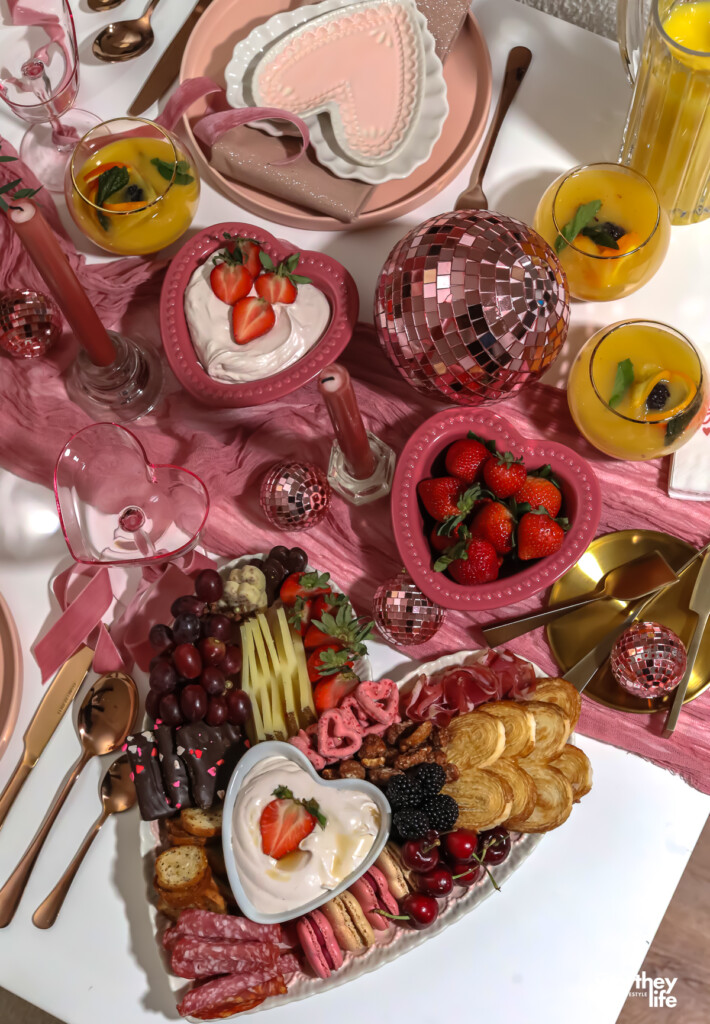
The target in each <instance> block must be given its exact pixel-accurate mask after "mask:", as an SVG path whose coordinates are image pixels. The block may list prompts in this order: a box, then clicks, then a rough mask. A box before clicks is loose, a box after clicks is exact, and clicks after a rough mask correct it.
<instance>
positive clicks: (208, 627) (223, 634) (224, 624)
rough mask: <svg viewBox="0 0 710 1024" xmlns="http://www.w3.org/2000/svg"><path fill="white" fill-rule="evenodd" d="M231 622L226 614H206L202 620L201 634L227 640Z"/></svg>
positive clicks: (230, 631) (230, 630)
mask: <svg viewBox="0 0 710 1024" xmlns="http://www.w3.org/2000/svg"><path fill="white" fill-rule="evenodd" d="M232 626H233V622H232V620H231V619H228V618H227V616H226V615H208V616H207V618H206V619H203V621H202V634H203V636H214V637H216V638H217V639H218V640H225V641H226V640H229V637H230V636H231V633H232Z"/></svg>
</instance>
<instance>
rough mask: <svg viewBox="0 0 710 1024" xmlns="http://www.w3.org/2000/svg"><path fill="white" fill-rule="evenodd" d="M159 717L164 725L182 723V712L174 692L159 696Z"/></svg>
mask: <svg viewBox="0 0 710 1024" xmlns="http://www.w3.org/2000/svg"><path fill="white" fill-rule="evenodd" d="M160 717H161V718H162V720H163V721H164V722H165V724H166V725H182V712H181V711H180V704H179V703H178V699H177V696H176V694H174V693H166V694H165V695H164V696H163V697H161V698H160Z"/></svg>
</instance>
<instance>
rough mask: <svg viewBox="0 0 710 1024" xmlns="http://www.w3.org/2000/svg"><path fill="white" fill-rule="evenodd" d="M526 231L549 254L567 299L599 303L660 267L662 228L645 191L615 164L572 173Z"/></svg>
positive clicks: (551, 191)
mask: <svg viewBox="0 0 710 1024" xmlns="http://www.w3.org/2000/svg"><path fill="white" fill-rule="evenodd" d="M533 227H534V228H535V230H536V231H537V232H538V233H539V234H541V235H542V237H543V238H544V239H545V241H546V242H549V244H550V245H551V246H553V248H554V249H555V251H556V253H557V256H558V257H559V260H560V262H561V264H562V266H563V267H564V270H565V273H566V274H567V281H568V283H569V290H570V294H571V295H573V296H574V298H576V299H589V300H591V301H593V302H600V301H604V300H606V299H620V298H622V297H623V296H625V295H630V294H631V292H634V291H636V289H637V288H640V287H641V285H644V284H645V283H646V282H647V281H648V280H650V278H652V277H653V275H654V274H655V273H656V271H657V270H658V268H659V267H660V265H661V263H662V262H663V259H664V257H665V255H666V252H667V250H668V244H669V242H670V223H669V220H668V217H667V215H666V214H665V213H664V211H663V210H662V209H661V206H660V204H659V202H658V197H657V195H656V192H655V190H654V188H653V186H652V185H650V184H649V182H648V181H646V179H645V178H644V177H643V176H642V175H640V174H639V173H638V172H637V171H634V170H631V168H629V167H622V166H620V165H619V164H608V163H599V164H588V165H587V166H586V167H573V168H572V170H571V171H568V172H567V173H566V174H562V175H561V176H560V177H559V178H557V179H556V180H555V181H553V182H552V184H551V185H550V186H549V188H548V189H547V191H546V192H545V194H544V195H543V197H542V199H541V200H540V202H539V204H538V207H537V210H536V211H535V219H534V221H533Z"/></svg>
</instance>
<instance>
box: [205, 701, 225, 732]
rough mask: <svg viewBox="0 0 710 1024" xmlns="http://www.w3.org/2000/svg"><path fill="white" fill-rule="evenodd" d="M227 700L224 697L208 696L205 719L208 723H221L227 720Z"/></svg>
mask: <svg viewBox="0 0 710 1024" xmlns="http://www.w3.org/2000/svg"><path fill="white" fill-rule="evenodd" d="M227 714H228V709H227V701H226V700H225V699H224V697H210V700H209V704H208V705H207V714H206V715H205V721H206V722H207V724H208V725H222V723H223V722H226V721H227Z"/></svg>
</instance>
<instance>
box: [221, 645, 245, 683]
mask: <svg viewBox="0 0 710 1024" xmlns="http://www.w3.org/2000/svg"><path fill="white" fill-rule="evenodd" d="M220 668H221V669H222V671H223V672H224V674H225V676H227V678H229V677H230V676H235V675H236V674H237V672H241V669H242V649H241V647H228V648H227V651H226V653H225V655H224V660H223V661H222V664H221V665H220Z"/></svg>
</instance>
